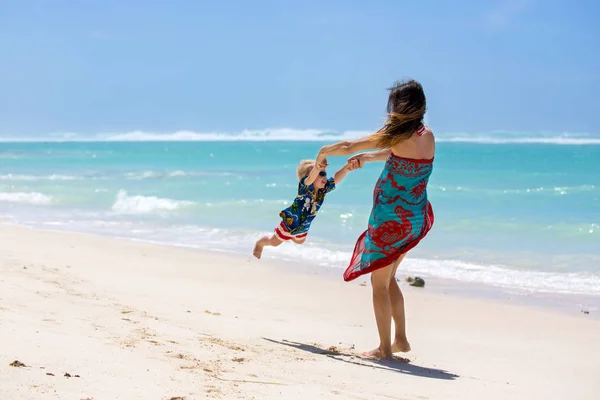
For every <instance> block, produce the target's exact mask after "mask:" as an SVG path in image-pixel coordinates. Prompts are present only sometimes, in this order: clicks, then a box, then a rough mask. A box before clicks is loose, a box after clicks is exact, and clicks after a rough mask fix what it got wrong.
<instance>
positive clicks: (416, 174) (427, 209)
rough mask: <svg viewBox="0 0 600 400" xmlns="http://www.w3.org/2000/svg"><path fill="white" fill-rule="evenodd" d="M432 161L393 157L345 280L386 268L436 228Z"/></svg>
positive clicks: (383, 175)
mask: <svg viewBox="0 0 600 400" xmlns="http://www.w3.org/2000/svg"><path fill="white" fill-rule="evenodd" d="M432 168H433V159H430V160H415V159H411V158H403V157H398V156H396V155H394V154H393V153H391V154H390V156H389V157H388V159H387V161H386V163H385V166H384V168H383V171H382V173H381V176H380V177H379V180H378V181H377V184H376V185H375V189H374V191H373V208H372V211H371V216H370V217H369V225H368V229H367V230H366V231H365V232H364V233H363V234H362V235H361V236H360V237H359V238H358V241H357V242H356V246H355V248H354V253H353V255H352V259H351V261H350V265H349V266H348V267H347V269H346V271H345V272H344V280H345V281H351V280H353V279H356V278H358V277H359V276H361V275H364V274H367V273H369V272H372V271H375V270H377V269H379V268H383V267H386V266H388V265H390V264H392V263H394V262H395V261H396V260H398V258H399V257H400V256H401V255H402V254H404V253H406V252H407V251H409V250H410V249H412V248H413V247H415V246H416V245H417V244H418V243H419V241H421V239H423V238H424V237H425V236H426V235H427V233H428V232H429V230H430V229H431V226H432V225H433V219H434V217H433V209H432V207H431V204H430V203H429V201H428V199H427V182H428V180H429V176H430V175H431V172H432Z"/></svg>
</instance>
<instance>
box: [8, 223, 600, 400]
mask: <svg viewBox="0 0 600 400" xmlns="http://www.w3.org/2000/svg"><path fill="white" fill-rule="evenodd" d="M0 243H1V249H2V250H1V251H0V399H2V400H5V399H7V400H12V399H15V400H16V399H75V400H78V399H95V400H103V399H110V400H114V399H126V400H133V399H144V400H150V399H171V398H175V397H177V396H181V397H183V398H185V399H187V400H190V399H205V398H222V399H258V400H262V399H302V400H312V399H418V400H427V399H447V400H449V399H460V400H469V399H476V400H487V399H502V400H506V399H527V400H533V399H544V400H549V399H573V400H575V399H599V398H600V321H598V320H595V319H592V318H591V316H589V315H584V314H580V315H573V316H569V315H565V314H561V313H558V312H553V311H549V310H541V309H535V308H531V307H526V306H517V305H513V304H505V303H503V302H495V301H483V300H479V299H469V298H462V297H455V296H454V297H453V296H450V295H445V294H439V293H432V291H431V290H428V289H417V288H412V287H408V286H404V285H403V290H404V292H405V297H406V299H407V318H408V322H407V323H408V333H409V339H410V342H411V345H412V347H413V351H412V352H410V353H408V355H407V357H408V358H409V359H410V363H402V362H391V363H390V362H387V363H377V362H373V361H369V360H365V359H362V358H361V357H359V356H358V354H359V353H358V351H363V350H370V349H371V348H373V347H375V346H376V344H377V331H376V328H375V322H374V317H373V314H372V310H371V302H370V300H371V298H370V288H369V287H364V286H360V285H359V284H358V283H344V282H343V281H342V279H341V271H340V277H338V278H337V279H333V278H331V277H324V276H314V275H309V274H303V273H300V272H298V273H294V272H290V270H289V269H286V268H281V267H277V266H276V265H273V264H270V263H268V262H265V261H264V260H263V261H260V262H259V261H252V262H248V261H247V260H246V259H243V258H239V257H234V256H227V255H212V254H203V253H199V252H196V251H191V250H186V249H178V248H172V247H163V246H155V245H149V244H141V243H134V242H128V241H122V240H113V239H107V238H99V237H93V236H86V235H77V234H63V233H53V232H40V231H34V230H29V229H26V228H19V227H12V226H0ZM267 251H268V249H267V250H265V252H267ZM330 346H336V348H337V349H339V351H340V353H337V352H327V351H326V350H324V349H327V348H328V347H330ZM353 346H355V348H356V350H352V347H353ZM14 360H19V361H21V362H23V363H25V364H26V365H27V367H21V368H18V367H11V366H9V363H11V362H12V361H14ZM47 373H53V374H54V376H51V375H47ZM65 373H70V374H71V375H72V377H71V378H68V377H65V376H64V375H65ZM75 375H79V376H80V377H74V376H75Z"/></svg>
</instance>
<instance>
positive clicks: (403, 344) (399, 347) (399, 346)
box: [392, 339, 410, 353]
mask: <svg viewBox="0 0 600 400" xmlns="http://www.w3.org/2000/svg"><path fill="white" fill-rule="evenodd" d="M409 351H410V343H408V340H406V339H404V340H400V339H396V340H394V343H393V344H392V353H408V352H409Z"/></svg>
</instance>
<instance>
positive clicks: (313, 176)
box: [304, 160, 327, 186]
mask: <svg viewBox="0 0 600 400" xmlns="http://www.w3.org/2000/svg"><path fill="white" fill-rule="evenodd" d="M326 167H327V162H326V161H324V160H323V161H321V160H317V163H316V164H315V166H314V167H313V169H311V170H310V173H309V174H308V176H307V177H306V179H305V180H304V184H305V185H306V186H310V185H312V184H313V183H315V181H316V180H317V176H319V172H321V171H322V170H324V169H325V168H326Z"/></svg>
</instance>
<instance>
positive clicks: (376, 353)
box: [362, 347, 394, 360]
mask: <svg viewBox="0 0 600 400" xmlns="http://www.w3.org/2000/svg"><path fill="white" fill-rule="evenodd" d="M362 355H363V357H366V358H378V359H386V360H391V359H393V358H394V355H393V354H392V352H391V351H390V352H389V353H388V354H386V353H385V352H383V351H381V348H379V347H378V348H376V349H374V350H371V351H367V352H365V353H362Z"/></svg>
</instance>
